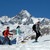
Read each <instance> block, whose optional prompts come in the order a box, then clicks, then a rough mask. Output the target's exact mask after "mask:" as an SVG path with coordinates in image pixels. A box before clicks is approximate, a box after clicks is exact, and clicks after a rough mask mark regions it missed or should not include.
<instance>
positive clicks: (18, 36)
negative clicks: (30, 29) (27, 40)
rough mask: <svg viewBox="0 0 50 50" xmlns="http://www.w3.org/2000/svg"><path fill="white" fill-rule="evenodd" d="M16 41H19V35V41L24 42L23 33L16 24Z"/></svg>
mask: <svg viewBox="0 0 50 50" xmlns="http://www.w3.org/2000/svg"><path fill="white" fill-rule="evenodd" d="M16 30H17V39H16V41H17V43H18V42H19V38H20V37H21V38H22V41H21V42H24V36H23V33H24V32H22V31H21V30H20V26H17V29H16Z"/></svg>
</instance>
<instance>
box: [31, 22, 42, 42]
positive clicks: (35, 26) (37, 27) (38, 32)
mask: <svg viewBox="0 0 50 50" xmlns="http://www.w3.org/2000/svg"><path fill="white" fill-rule="evenodd" d="M32 29H33V30H34V31H35V33H36V37H35V42H37V40H38V38H39V36H41V33H40V22H38V23H37V24H34V25H33V27H32Z"/></svg>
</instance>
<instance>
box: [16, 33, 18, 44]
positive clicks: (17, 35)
mask: <svg viewBox="0 0 50 50" xmlns="http://www.w3.org/2000/svg"><path fill="white" fill-rule="evenodd" d="M16 41H17V43H18V42H19V34H17V38H16ZM17 43H16V44H17Z"/></svg>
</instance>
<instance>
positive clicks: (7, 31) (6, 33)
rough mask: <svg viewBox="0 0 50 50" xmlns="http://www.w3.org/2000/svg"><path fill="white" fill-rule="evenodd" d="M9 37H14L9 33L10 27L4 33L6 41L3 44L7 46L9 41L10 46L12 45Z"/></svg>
mask: <svg viewBox="0 0 50 50" xmlns="http://www.w3.org/2000/svg"><path fill="white" fill-rule="evenodd" d="M8 35H13V34H10V33H9V27H7V29H6V30H5V32H4V41H3V44H5V43H6V41H7V42H8V44H9V45H11V43H10V39H9V38H8Z"/></svg>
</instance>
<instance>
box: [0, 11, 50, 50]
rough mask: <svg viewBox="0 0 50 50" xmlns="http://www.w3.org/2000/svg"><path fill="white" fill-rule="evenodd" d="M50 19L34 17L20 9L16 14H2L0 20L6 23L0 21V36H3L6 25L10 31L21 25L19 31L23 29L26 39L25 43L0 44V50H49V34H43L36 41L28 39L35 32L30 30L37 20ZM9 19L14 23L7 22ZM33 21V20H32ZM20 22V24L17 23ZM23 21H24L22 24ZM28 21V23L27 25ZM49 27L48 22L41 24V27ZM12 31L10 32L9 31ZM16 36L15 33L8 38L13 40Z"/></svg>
mask: <svg viewBox="0 0 50 50" xmlns="http://www.w3.org/2000/svg"><path fill="white" fill-rule="evenodd" d="M43 19H44V21H48V22H49V21H50V20H49V19H47V18H35V17H33V16H32V17H31V14H30V13H29V12H28V11H27V10H22V11H21V12H20V13H19V14H18V15H16V16H14V17H12V18H9V17H8V16H2V17H1V18H0V20H1V21H2V22H3V23H4V22H7V23H8V25H2V24H1V23H0V28H1V29H0V36H2V37H3V35H2V32H3V31H4V30H6V28H7V26H9V27H10V31H11V30H13V29H15V30H16V28H17V26H18V25H19V26H21V31H24V38H26V37H27V39H28V40H26V43H25V44H21V43H19V44H12V45H0V50H50V35H43V36H42V37H39V39H38V42H37V43H32V42H33V41H34V39H33V40H31V39H29V37H30V36H32V35H34V36H35V32H34V31H33V30H32V26H33V24H35V23H37V22H38V21H43ZM9 21H12V22H13V23H14V24H11V23H9ZM32 21H33V22H32ZM18 22H19V23H21V24H18ZM23 23H26V24H25V25H23ZM28 23H29V25H27V24H28ZM44 27H48V28H49V27H50V24H48V25H43V27H41V28H44ZM11 33H12V32H11ZM15 38H16V35H14V34H13V36H12V37H11V38H10V40H13V39H15Z"/></svg>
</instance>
